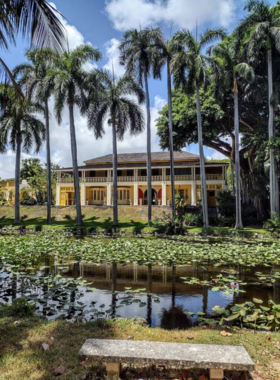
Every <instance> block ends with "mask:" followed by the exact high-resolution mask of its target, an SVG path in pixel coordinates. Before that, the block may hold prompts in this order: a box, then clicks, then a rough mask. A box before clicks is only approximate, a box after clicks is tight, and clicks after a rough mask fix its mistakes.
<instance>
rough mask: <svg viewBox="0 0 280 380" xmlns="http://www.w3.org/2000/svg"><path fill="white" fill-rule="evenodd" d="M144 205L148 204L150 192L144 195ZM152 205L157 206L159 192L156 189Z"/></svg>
mask: <svg viewBox="0 0 280 380" xmlns="http://www.w3.org/2000/svg"><path fill="white" fill-rule="evenodd" d="M144 204H145V205H147V204H148V190H146V191H145V193H144ZM152 204H153V205H156V204H157V192H156V190H155V189H152Z"/></svg>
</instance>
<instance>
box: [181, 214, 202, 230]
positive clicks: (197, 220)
mask: <svg viewBox="0 0 280 380" xmlns="http://www.w3.org/2000/svg"><path fill="white" fill-rule="evenodd" d="M184 222H185V225H186V226H194V227H201V226H203V217H202V215H198V214H186V215H184Z"/></svg>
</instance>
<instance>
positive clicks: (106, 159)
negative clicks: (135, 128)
mask: <svg viewBox="0 0 280 380" xmlns="http://www.w3.org/2000/svg"><path fill="white" fill-rule="evenodd" d="M169 159H170V153H169V152H152V161H168V160H169ZM146 160H147V153H121V154H118V163H120V162H146ZM174 160H199V156H198V155H196V154H192V153H188V152H174ZM112 161H113V155H112V154H107V155H106V156H101V157H96V158H93V159H91V160H87V161H84V163H85V164H98V163H111V162H112Z"/></svg>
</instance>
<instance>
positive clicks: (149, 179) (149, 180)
mask: <svg viewBox="0 0 280 380" xmlns="http://www.w3.org/2000/svg"><path fill="white" fill-rule="evenodd" d="M144 78H145V93H146V108H147V200H148V225H149V226H150V225H151V222H152V160H151V110H150V96H149V86H148V74H147V71H146V70H145V72H144Z"/></svg>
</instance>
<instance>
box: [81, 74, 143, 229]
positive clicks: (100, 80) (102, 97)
mask: <svg viewBox="0 0 280 380" xmlns="http://www.w3.org/2000/svg"><path fill="white" fill-rule="evenodd" d="M88 82H89V84H92V83H97V84H99V91H98V94H97V97H96V93H97V91H96V87H95V86H93V87H92V88H91V89H90V91H89V93H90V99H91V100H92V101H91V105H90V107H89V108H88V126H89V128H92V129H93V130H94V132H95V136H96V138H98V137H101V136H102V135H103V133H104V124H105V123H106V121H107V117H109V124H110V125H111V126H112V137H113V225H114V226H116V225H117V224H118V183H117V166H118V163H117V139H119V140H122V139H123V137H124V133H125V132H126V131H127V130H129V133H130V134H131V135H137V134H139V133H141V132H142V131H143V130H144V117H143V113H142V110H141V108H140V107H139V105H138V103H139V104H142V103H143V102H144V100H145V94H144V92H143V90H142V88H141V86H139V85H138V83H137V82H136V81H135V80H134V79H132V78H131V77H127V76H124V77H120V78H119V79H118V80H115V78H114V74H111V73H110V72H109V71H97V70H94V71H92V72H91V73H90V74H89V78H88ZM131 96H136V97H137V100H138V103H136V102H135V101H134V100H133V99H131V98H130V97H131Z"/></svg>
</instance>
